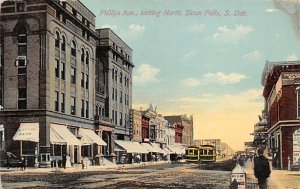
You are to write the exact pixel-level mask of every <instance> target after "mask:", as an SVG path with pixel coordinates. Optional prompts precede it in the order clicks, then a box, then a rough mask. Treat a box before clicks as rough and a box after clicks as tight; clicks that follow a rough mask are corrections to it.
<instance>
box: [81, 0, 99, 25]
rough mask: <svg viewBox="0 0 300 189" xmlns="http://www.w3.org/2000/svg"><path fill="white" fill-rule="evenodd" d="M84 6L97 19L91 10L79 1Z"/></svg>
mask: <svg viewBox="0 0 300 189" xmlns="http://www.w3.org/2000/svg"><path fill="white" fill-rule="evenodd" d="M77 1H78V2H79V3H80V4H81V5H82V6H84V7H85V8H86V9H87V10H88V11H89V12H90V13H92V15H94V16H95V17H96V15H95V14H94V13H93V12H92V11H91V10H90V9H89V8H87V7H86V6H85V5H84V4H83V3H82V2H81V1H80V0H77ZM95 25H96V23H95Z"/></svg>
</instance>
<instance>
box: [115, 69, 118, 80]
mask: <svg viewBox="0 0 300 189" xmlns="http://www.w3.org/2000/svg"><path fill="white" fill-rule="evenodd" d="M115 81H116V82H117V81H118V71H117V70H115Z"/></svg>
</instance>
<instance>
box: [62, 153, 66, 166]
mask: <svg viewBox="0 0 300 189" xmlns="http://www.w3.org/2000/svg"><path fill="white" fill-rule="evenodd" d="M66 162H67V155H66V154H64V155H63V157H62V166H63V168H64V169H66Z"/></svg>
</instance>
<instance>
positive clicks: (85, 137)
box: [78, 128, 107, 146]
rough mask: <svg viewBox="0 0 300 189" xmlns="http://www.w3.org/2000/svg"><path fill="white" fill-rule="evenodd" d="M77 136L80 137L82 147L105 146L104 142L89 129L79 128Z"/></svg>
mask: <svg viewBox="0 0 300 189" xmlns="http://www.w3.org/2000/svg"><path fill="white" fill-rule="evenodd" d="M78 134H79V135H80V136H81V143H82V145H91V144H98V145H101V146H107V144H106V142H104V141H103V140H102V138H100V136H98V135H96V133H95V132H94V131H92V130H90V129H84V128H79V132H78Z"/></svg>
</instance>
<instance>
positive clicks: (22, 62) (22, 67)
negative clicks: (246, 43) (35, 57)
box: [16, 57, 27, 75]
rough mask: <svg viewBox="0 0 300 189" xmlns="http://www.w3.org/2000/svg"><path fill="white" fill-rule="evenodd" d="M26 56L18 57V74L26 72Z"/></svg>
mask: <svg viewBox="0 0 300 189" xmlns="http://www.w3.org/2000/svg"><path fill="white" fill-rule="evenodd" d="M26 61H27V60H26V57H18V60H17V63H16V65H17V66H18V74H19V75H24V74H26Z"/></svg>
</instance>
